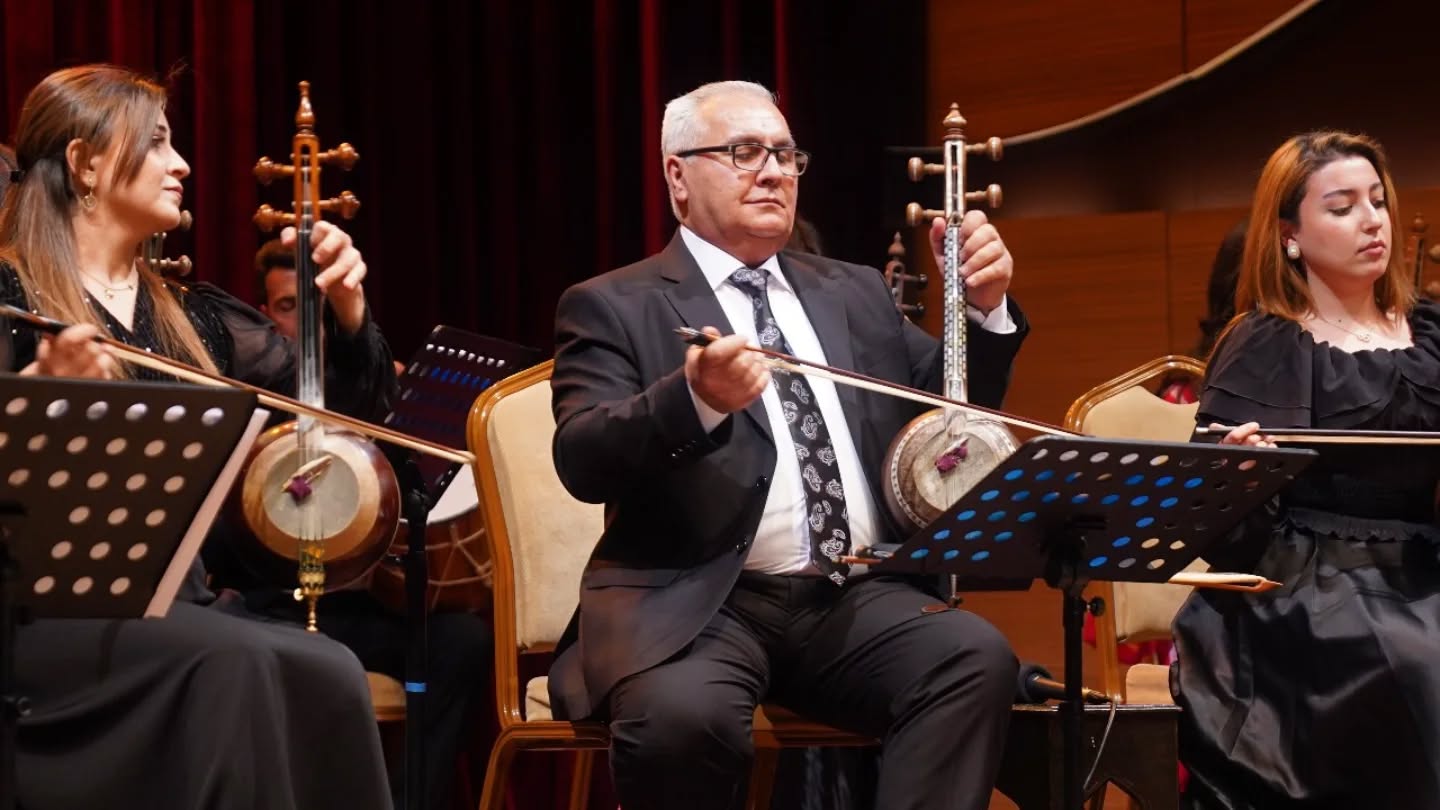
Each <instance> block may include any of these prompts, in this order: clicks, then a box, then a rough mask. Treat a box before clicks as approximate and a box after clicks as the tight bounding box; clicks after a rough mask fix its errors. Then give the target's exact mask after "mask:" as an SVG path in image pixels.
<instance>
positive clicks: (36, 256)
mask: <svg viewBox="0 0 1440 810" xmlns="http://www.w3.org/2000/svg"><path fill="white" fill-rule="evenodd" d="M15 152H16V157H17V163H18V166H19V171H18V172H17V176H16V177H14V178H12V179H13V180H15V182H14V183H13V187H12V188H11V189H10V191H9V192H8V193H7V195H6V196H5V200H4V211H3V215H0V301H3V302H4V303H8V304H14V305H17V306H20V307H24V308H27V309H31V310H33V311H36V312H39V313H41V314H43V315H48V316H50V317H53V318H58V319H60V320H64V321H67V322H71V323H75V324H80V325H78V326H73V327H71V328H70V329H68V330H66V332H65V333H62V334H61V335H60V336H58V337H56V338H55V339H53V340H51V339H48V338H47V339H44V340H42V341H39V342H37V340H36V338H35V337H34V335H33V334H32V333H29V332H26V331H24V330H19V331H17V332H15V333H14V334H13V336H12V341H11V342H12V344H13V346H12V349H13V351H12V352H11V355H12V357H11V359H10V361H9V366H10V368H7V369H0V371H19V372H20V373H22V374H47V375H57V376H76V377H92V378H108V377H125V378H131V379H156V378H159V375H155V374H154V373H153V372H149V371H147V370H144V369H139V368H129V367H126V366H124V365H122V364H120V363H119V362H117V361H116V360H115V359H114V358H113V357H111V356H110V355H108V354H107V353H106V352H105V350H104V349H103V348H102V347H100V346H98V345H97V344H95V343H93V342H90V341H88V340H87V338H88V337H89V336H92V335H94V334H95V333H97V332H99V333H101V334H106V335H109V336H111V337H114V338H116V339H118V340H121V341H124V342H125V343H128V344H131V345H133V346H137V347H141V348H145V349H149V350H152V351H154V352H157V353H159V354H164V355H167V356H170V357H174V358H177V359H180V360H184V361H186V362H189V363H192V364H195V365H199V366H203V367H206V368H209V369H212V370H218V371H219V372H220V373H222V374H226V375H228V376H230V377H234V378H237V379H241V380H245V381H247V382H250V383H254V384H257V385H261V386H264V387H267V388H271V389H275V390H279V391H285V390H287V389H292V388H293V386H294V383H293V380H294V355H293V352H292V350H291V348H290V344H289V343H288V342H287V341H285V340H283V339H281V338H279V337H278V336H277V335H276V334H275V333H274V331H273V329H272V328H271V327H270V325H269V323H268V322H267V321H266V319H265V318H264V317H263V316H262V315H260V314H259V313H258V312H255V311H254V310H252V309H251V308H249V307H248V306H246V305H244V304H242V303H240V302H239V301H236V300H235V299H234V298H231V297H230V296H228V295H226V294H225V293H223V292H221V291H219V290H217V289H215V288H213V287H209V286H207V285H195V286H193V287H179V286H174V285H171V284H169V283H167V282H165V281H164V280H163V279H161V278H160V277H158V276H156V275H154V274H153V273H151V272H150V271H149V270H148V268H146V267H144V266H142V264H141V263H140V262H138V261H137V249H138V246H139V245H140V243H141V242H142V240H144V239H145V237H146V236H148V235H149V234H152V233H155V232H158V231H163V230H169V229H171V228H173V227H175V225H176V224H177V223H178V222H179V218H180V202H181V194H182V181H183V180H184V178H185V177H186V175H187V174H188V173H189V167H188V166H187V165H186V164H185V161H184V160H183V159H182V158H181V157H180V156H179V154H177V153H176V152H175V149H174V147H173V146H172V145H171V143H170V132H169V126H168V122H167V121H166V118H165V94H164V91H163V89H162V88H160V87H159V86H157V85H155V84H153V83H151V82H149V81H147V80H145V79H143V78H141V77H140V76H138V75H136V74H133V73H131V72H129V71H126V70H122V69H119V68H114V67H108V66H85V67H78V68H71V69H67V70H61V71H58V72H56V73H53V74H51V75H50V76H48V77H46V78H45V79H44V80H43V81H42V82H41V83H40V84H39V85H38V86H36V88H35V89H34V90H32V91H31V93H30V95H29V96H28V97H27V98H26V101H25V105H24V107H23V109H22V110H21V113H20V121H19V126H18V128H17V131H16V143H15ZM284 238H285V239H287V240H288V241H291V242H293V239H294V233H293V231H290V232H288V233H287V234H286V235H285V237H284ZM314 251H315V260H316V262H317V263H318V265H319V266H320V267H321V268H322V272H321V273H320V277H319V279H318V281H319V284H320V286H321V287H322V288H324V289H325V292H326V295H327V298H328V301H329V307H328V309H329V312H330V317H331V318H332V319H333V323H332V328H331V330H330V340H329V341H328V342H327V354H328V355H329V358H330V360H331V362H332V363H334V364H335V365H336V366H337V369H338V370H339V372H340V373H338V374H336V375H335V377H336V378H337V379H338V380H341V381H343V383H344V387H343V390H340V391H332V395H333V401H334V402H335V403H336V404H340V405H341V406H342V407H343V406H344V405H345V404H349V405H353V406H354V408H352V409H351V411H352V413H356V415H359V416H362V417H372V418H373V417H374V416H375V415H376V413H377V412H379V413H383V412H384V410H385V408H386V404H387V402H388V400H389V398H390V396H391V389H392V388H393V386H394V371H393V368H392V367H391V363H390V352H389V350H388V349H387V348H386V345H385V342H384V340H383V339H382V338H381V336H380V333H379V332H378V331H377V330H376V328H375V326H374V324H373V323H372V322H371V320H370V317H369V312H368V309H367V307H366V303H365V296H364V292H363V288H362V287H361V281H362V279H363V278H364V276H365V264H364V262H363V261H362V260H361V258H360V254H359V253H358V252H357V251H356V250H355V248H354V246H353V245H351V242H350V238H349V237H348V236H347V235H345V234H344V233H343V232H342V231H340V230H339V229H337V228H334V227H332V226H330V225H328V224H327V223H320V224H319V225H318V226H317V227H316V229H315V233H314ZM17 659H18V660H17V664H16V666H17V687H18V691H19V693H20V694H22V695H24V696H25V697H27V698H29V700H30V702H31V706H32V709H31V712H30V714H29V716H28V717H26V718H25V719H24V720H22V721H21V725H20V729H19V756H18V763H17V764H18V771H19V786H18V787H19V797H20V805H21V806H23V807H25V808H26V809H27V810H52V809H54V810H61V809H63V808H93V807H100V806H124V807H175V808H237V809H238V808H247V809H248V808H262V807H263V808H281V809H282V810H283V809H285V808H304V809H305V810H311V809H312V808H327V807H334V808H347V810H353V809H354V808H387V807H389V806H390V794H389V790H388V789H387V787H386V781H385V766H384V761H383V758H382V755H381V751H380V741H379V736H378V732H377V729H376V726H375V721H374V716H373V713H372V710H371V707H370V699H369V691H368V687H367V685H366V680H365V674H364V670H363V669H362V668H361V666H360V664H359V662H358V661H357V660H356V659H355V656H354V655H353V654H352V653H350V651H349V650H347V649H346V648H344V647H342V646H341V645H340V644H338V643H336V642H334V641H331V640H330V639H327V638H325V637H324V636H321V635H317V634H311V633H306V632H305V631H303V630H301V629H300V628H298V627H291V626H288V625H282V624H279V623H266V622H262V621H259V620H256V619H255V618H254V617H253V616H250V615H249V614H247V613H246V612H245V611H244V610H243V609H242V608H241V607H239V606H238V605H237V604H236V603H235V600H231V599H226V598H220V599H217V598H216V596H215V595H214V594H212V593H210V592H209V591H208V590H207V589H206V588H205V587H204V572H203V570H202V569H201V568H200V565H199V563H198V562H197V564H196V567H195V568H194V569H193V570H192V571H191V577H190V580H189V581H188V582H187V583H186V586H185V588H184V589H183V590H182V598H181V600H180V601H177V603H176V604H175V605H174V606H173V607H172V608H171V610H170V613H169V615H168V616H167V617H165V618H164V619H152V620H123V621H113V620H40V621H36V622H34V623H33V624H30V625H27V626H25V627H23V628H22V629H21V630H20V632H19V638H18V641H17Z"/></svg>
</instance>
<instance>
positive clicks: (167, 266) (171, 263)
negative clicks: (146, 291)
mask: <svg viewBox="0 0 1440 810" xmlns="http://www.w3.org/2000/svg"><path fill="white" fill-rule="evenodd" d="M194 269H195V265H194V263H193V262H191V261H190V257H189V256H181V257H180V258H178V259H158V260H156V262H155V271H156V272H158V273H160V274H161V275H165V276H179V277H181V278H184V277H186V276H188V275H190V271H191V270H194Z"/></svg>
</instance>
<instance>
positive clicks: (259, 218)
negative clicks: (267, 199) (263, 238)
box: [254, 203, 295, 233]
mask: <svg viewBox="0 0 1440 810" xmlns="http://www.w3.org/2000/svg"><path fill="white" fill-rule="evenodd" d="M254 221H255V227H257V228H259V229H260V230H261V231H264V232H265V233H270V232H271V231H273V230H275V227H276V226H284V225H294V224H295V215H294V214H290V213H286V212H284V211H276V210H275V209H274V208H271V207H270V204H269V203H265V204H263V205H261V206H260V207H259V208H258V209H256V211H255V219H254Z"/></svg>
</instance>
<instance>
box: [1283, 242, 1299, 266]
mask: <svg viewBox="0 0 1440 810" xmlns="http://www.w3.org/2000/svg"><path fill="white" fill-rule="evenodd" d="M1285 255H1286V256H1289V257H1290V261H1292V262H1293V261H1297V260H1298V259H1299V258H1300V246H1299V245H1297V244H1296V243H1294V242H1291V243H1290V244H1288V245H1286V246H1285Z"/></svg>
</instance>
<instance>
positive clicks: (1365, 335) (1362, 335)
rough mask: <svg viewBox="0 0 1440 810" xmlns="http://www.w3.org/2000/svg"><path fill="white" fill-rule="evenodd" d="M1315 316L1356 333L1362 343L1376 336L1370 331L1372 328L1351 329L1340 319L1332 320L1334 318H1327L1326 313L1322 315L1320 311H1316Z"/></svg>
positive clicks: (1338, 327)
mask: <svg viewBox="0 0 1440 810" xmlns="http://www.w3.org/2000/svg"><path fill="white" fill-rule="evenodd" d="M1315 317H1317V318H1319V319H1320V320H1322V321H1324V322H1326V323H1328V324H1330V325H1331V326H1333V327H1335V328H1336V329H1340V330H1343V331H1345V332H1349V333H1350V334H1352V335H1354V336H1355V339H1356V340H1358V341H1360V342H1361V343H1369V342H1370V340H1371V338H1373V337H1375V333H1374V332H1372V331H1370V330H1368V329H1362V330H1360V331H1358V332H1357V331H1355V330H1354V329H1351V328H1349V327H1347V326H1346V325H1345V324H1343V323H1341V322H1340V321H1336V320H1332V319H1330V318H1327V317H1325V316H1324V315H1321V314H1319V313H1316V315H1315Z"/></svg>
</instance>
